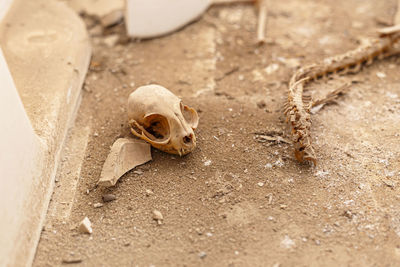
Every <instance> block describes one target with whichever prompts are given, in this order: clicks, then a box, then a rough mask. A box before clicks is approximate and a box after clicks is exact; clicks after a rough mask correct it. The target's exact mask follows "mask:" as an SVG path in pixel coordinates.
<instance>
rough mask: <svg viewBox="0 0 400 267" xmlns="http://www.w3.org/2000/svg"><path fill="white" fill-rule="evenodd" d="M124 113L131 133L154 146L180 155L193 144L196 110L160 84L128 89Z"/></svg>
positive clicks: (196, 123)
mask: <svg viewBox="0 0 400 267" xmlns="http://www.w3.org/2000/svg"><path fill="white" fill-rule="evenodd" d="M128 116H129V124H130V126H131V132H132V133H133V134H134V135H135V136H137V137H139V138H142V139H143V140H145V141H147V142H149V143H150V144H151V145H152V146H153V147H155V148H158V149H160V150H162V151H164V152H167V153H170V154H178V155H180V156H182V155H185V154H187V153H189V152H191V151H193V149H194V148H195V147H196V137H195V135H194V132H193V130H195V129H196V128H197V125H198V123H199V116H198V115H197V112H196V110H194V109H192V108H190V107H188V106H186V105H183V104H182V100H181V99H179V98H178V97H177V96H175V95H174V94H173V93H171V92H170V91H169V90H168V89H166V88H164V87H162V86H160V85H156V84H151V85H146V86H141V87H139V88H137V89H136V90H135V91H134V92H132V93H131V94H130V95H129V99H128Z"/></svg>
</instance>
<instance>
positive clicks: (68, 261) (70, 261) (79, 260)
mask: <svg viewBox="0 0 400 267" xmlns="http://www.w3.org/2000/svg"><path fill="white" fill-rule="evenodd" d="M81 262H82V259H63V260H62V263H63V264H77V263H81Z"/></svg>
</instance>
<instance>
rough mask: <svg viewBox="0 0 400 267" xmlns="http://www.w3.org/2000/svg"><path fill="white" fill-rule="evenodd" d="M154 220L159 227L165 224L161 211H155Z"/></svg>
mask: <svg viewBox="0 0 400 267" xmlns="http://www.w3.org/2000/svg"><path fill="white" fill-rule="evenodd" d="M153 219H154V220H156V221H157V223H158V224H159V225H161V224H162V223H163V220H164V217H163V215H162V213H161V212H160V211H158V210H153Z"/></svg>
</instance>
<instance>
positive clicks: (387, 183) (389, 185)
mask: <svg viewBox="0 0 400 267" xmlns="http://www.w3.org/2000/svg"><path fill="white" fill-rule="evenodd" d="M382 182H383V183H384V184H385V185H386V186H387V187H389V188H392V189H393V188H394V187H395V186H396V183H394V182H393V181H391V180H388V179H383V180H382Z"/></svg>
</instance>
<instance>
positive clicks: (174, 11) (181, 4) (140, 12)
mask: <svg viewBox="0 0 400 267" xmlns="http://www.w3.org/2000/svg"><path fill="white" fill-rule="evenodd" d="M210 4H211V1H210V0H126V10H125V12H126V14H125V19H126V25H127V31H128V35H129V36H131V37H137V38H151V37H157V36H161V35H164V34H167V33H170V32H172V31H175V30H177V29H179V28H181V27H183V26H185V25H186V24H188V23H189V22H191V21H193V20H195V19H196V18H198V17H199V16H200V15H201V14H203V13H204V11H206V10H207V8H208V7H209V6H210Z"/></svg>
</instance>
